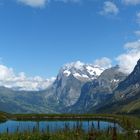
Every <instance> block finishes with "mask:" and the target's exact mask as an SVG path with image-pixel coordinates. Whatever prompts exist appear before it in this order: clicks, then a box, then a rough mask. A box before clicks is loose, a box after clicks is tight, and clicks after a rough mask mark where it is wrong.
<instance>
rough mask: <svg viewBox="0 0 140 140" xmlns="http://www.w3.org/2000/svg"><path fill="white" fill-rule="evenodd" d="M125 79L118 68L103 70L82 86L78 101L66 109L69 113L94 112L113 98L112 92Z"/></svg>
mask: <svg viewBox="0 0 140 140" xmlns="http://www.w3.org/2000/svg"><path fill="white" fill-rule="evenodd" d="M125 78H126V75H125V74H124V73H122V72H120V71H119V67H118V66H115V67H112V68H109V69H106V70H104V71H103V72H102V73H101V75H100V76H99V77H98V78H97V79H94V80H92V81H89V82H87V83H85V84H84V85H83V87H82V88H81V94H80V97H79V99H78V101H77V102H76V104H75V105H74V106H72V107H71V108H68V110H69V112H72V113H76V112H79V113H82V112H83V111H84V112H86V111H87V112H88V111H89V110H90V109H92V110H95V109H96V108H98V107H99V106H101V105H102V104H103V103H105V102H106V101H108V100H109V99H110V98H111V96H113V90H114V89H115V88H116V87H117V86H118V83H119V82H120V81H123V80H124V79H125Z"/></svg>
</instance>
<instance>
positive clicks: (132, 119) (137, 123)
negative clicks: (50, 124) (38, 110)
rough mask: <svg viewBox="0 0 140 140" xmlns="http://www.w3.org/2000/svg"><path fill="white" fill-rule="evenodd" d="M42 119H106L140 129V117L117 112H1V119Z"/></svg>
mask: <svg viewBox="0 0 140 140" xmlns="http://www.w3.org/2000/svg"><path fill="white" fill-rule="evenodd" d="M6 120H17V121H40V120H44V121H45V120H104V121H111V122H117V123H119V124H120V125H121V126H122V127H123V128H125V129H130V128H131V129H133V130H136V129H140V118H139V117H136V116H128V115H116V114H8V113H3V112H1V113H0V121H6Z"/></svg>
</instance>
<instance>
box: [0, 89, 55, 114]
mask: <svg viewBox="0 0 140 140" xmlns="http://www.w3.org/2000/svg"><path fill="white" fill-rule="evenodd" d="M43 92H44V91H40V92H36V91H35V92H33V91H32V92H28V91H14V90H12V89H9V88H5V87H0V110H1V111H4V112H9V113H51V112H54V111H52V110H51V108H50V107H47V103H46V100H45V99H44V95H43Z"/></svg>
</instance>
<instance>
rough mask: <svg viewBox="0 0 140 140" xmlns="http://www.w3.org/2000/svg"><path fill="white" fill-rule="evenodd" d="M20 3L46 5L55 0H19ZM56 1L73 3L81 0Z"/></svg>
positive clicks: (37, 5) (34, 5) (32, 5)
mask: <svg viewBox="0 0 140 140" xmlns="http://www.w3.org/2000/svg"><path fill="white" fill-rule="evenodd" d="M17 1H18V2H20V3H23V4H25V5H28V6H31V7H35V8H36V7H44V6H45V5H46V3H49V2H51V1H53V0H17ZM54 1H56V2H58V1H60V2H64V3H67V2H73V3H78V2H80V1H81V0H54Z"/></svg>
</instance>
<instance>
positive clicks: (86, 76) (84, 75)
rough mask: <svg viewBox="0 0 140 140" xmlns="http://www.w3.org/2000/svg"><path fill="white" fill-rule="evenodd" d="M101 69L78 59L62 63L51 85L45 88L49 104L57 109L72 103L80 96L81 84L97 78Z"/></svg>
mask: <svg viewBox="0 0 140 140" xmlns="http://www.w3.org/2000/svg"><path fill="white" fill-rule="evenodd" d="M103 71H104V69H103V68H100V67H98V66H94V65H92V64H84V63H81V62H80V61H77V62H73V63H70V64H66V65H64V66H63V67H62V68H61V69H60V71H59V74H58V75H57V78H56V80H55V82H54V83H53V85H52V86H51V87H50V88H49V89H47V90H46V96H45V97H46V100H47V101H48V103H49V106H54V108H57V109H58V108H64V107H68V106H71V105H74V104H75V103H76V102H77V101H78V99H79V97H80V94H81V88H82V86H83V85H84V84H85V83H86V82H88V81H92V80H93V79H97V78H98V77H99V76H100V74H101V73H102V72H103Z"/></svg>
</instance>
